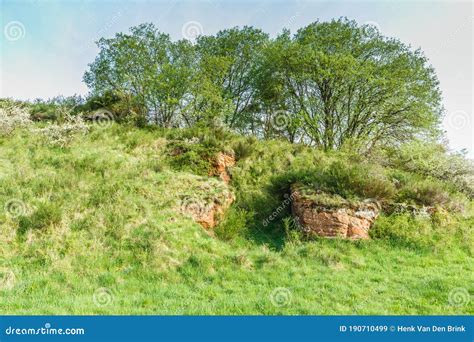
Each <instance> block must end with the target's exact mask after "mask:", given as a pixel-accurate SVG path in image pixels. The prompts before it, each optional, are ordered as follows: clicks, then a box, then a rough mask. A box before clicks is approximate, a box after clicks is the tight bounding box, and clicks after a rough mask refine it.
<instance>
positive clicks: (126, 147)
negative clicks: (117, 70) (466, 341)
mask: <svg viewBox="0 0 474 342" xmlns="http://www.w3.org/2000/svg"><path fill="white" fill-rule="evenodd" d="M31 127H33V128H31ZM31 127H29V128H20V129H17V130H15V131H14V132H13V133H11V134H9V135H4V136H2V137H0V161H1V164H0V204H1V205H2V207H4V209H5V210H2V211H0V255H1V257H0V272H1V277H2V278H0V280H1V281H0V284H1V286H0V312H1V313H2V314H473V313H474V300H472V295H473V294H474V288H473V284H474V282H473V280H474V278H473V275H474V256H473V247H474V237H473V223H474V219H473V217H472V215H471V213H472V202H471V201H469V200H468V198H467V197H466V196H465V195H463V194H462V193H461V192H459V191H458V189H456V188H455V185H453V184H451V183H449V182H442V181H438V180H436V179H435V178H434V177H431V178H430V177H426V176H422V175H418V174H416V173H413V172H409V171H407V170H403V168H402V167H401V166H400V167H398V166H396V162H395V161H393V160H388V159H384V161H380V160H378V159H377V156H375V157H371V159H370V160H369V161H367V160H368V159H367V157H357V156H354V155H351V154H350V153H349V152H343V151H341V152H337V153H336V152H332V153H327V152H322V151H319V150H314V149H311V148H308V147H304V146H300V145H292V144H289V143H287V142H283V141H278V140H271V141H259V140H256V139H253V138H245V137H240V136H237V135H234V134H230V133H226V132H224V131H214V132H210V131H209V132H207V133H206V132H205V131H204V132H203V131H201V132H198V131H196V130H177V129H176V130H172V129H170V130H163V129H152V128H149V129H148V128H141V129H140V128H135V127H129V126H126V125H119V124H111V125H107V126H104V127H102V126H94V125H92V126H90V127H88V129H87V132H86V131H84V132H82V131H81V132H79V133H74V134H72V133H71V136H72V138H71V139H69V140H68V141H67V143H66V142H65V143H60V144H59V145H58V144H57V141H58V140H57V139H56V140H55V138H54V134H45V133H44V132H42V131H39V129H41V127H43V126H42V124H35V125H33V126H31ZM51 137H53V138H51ZM51 139H53V140H52V141H53V142H56V143H53V144H52V143H50V142H51ZM176 149H178V150H179V151H180V153H179V154H176V153H173V151H175V150H176ZM227 150H232V151H234V152H235V155H236V159H237V163H236V166H235V167H234V168H232V170H231V175H232V180H231V182H230V185H229V186H230V189H231V190H232V191H233V192H234V193H235V196H236V201H235V202H234V204H233V206H232V208H231V209H230V210H229V211H228V212H227V213H226V215H225V217H224V218H223V220H222V222H221V224H220V225H219V226H217V227H216V228H215V229H214V232H213V233H211V234H210V233H208V232H206V231H205V230H204V229H203V228H202V227H201V226H200V225H198V224H197V223H195V222H194V221H193V220H192V219H191V218H190V217H189V216H187V215H185V214H183V213H182V211H181V210H180V203H181V201H182V199H183V198H186V196H195V197H197V198H201V199H205V198H209V197H212V196H218V192H219V189H220V186H221V185H222V184H221V183H222V182H221V181H220V180H217V179H216V178H215V177H209V176H207V174H208V171H209V168H210V167H212V165H211V162H210V158H211V157H212V155H213V154H215V153H216V152H217V151H227ZM387 160H388V161H387ZM294 181H302V182H306V183H307V184H316V185H318V186H323V187H325V189H327V190H328V191H332V192H334V193H338V194H339V195H341V196H344V197H346V198H353V197H374V196H375V197H377V198H380V199H381V200H382V201H386V202H390V201H391V202H407V203H409V202H410V201H412V202H413V203H415V202H416V203H424V202H423V201H425V202H429V201H433V203H431V204H434V205H437V206H439V207H440V208H441V209H439V211H438V214H437V215H435V216H434V217H431V218H426V217H414V216H413V215H410V214H393V215H388V214H386V215H382V216H381V217H380V218H379V219H378V220H377V223H376V225H375V227H374V228H373V229H372V231H373V232H372V235H373V236H372V237H373V238H372V239H371V240H369V241H345V240H339V239H315V240H311V241H307V240H305V239H303V238H302V236H300V235H299V233H298V232H297V231H296V230H294V229H292V227H293V225H294V223H293V222H292V220H291V215H290V212H289V208H287V207H284V208H283V209H282V211H281V212H280V213H279V214H278V215H276V217H275V218H274V219H273V220H270V221H268V222H269V224H266V225H263V224H262V222H263V220H264V219H265V218H268V217H269V215H271V214H272V212H274V211H275V210H276V209H277V208H278V207H279V206H281V205H282V201H283V200H284V198H285V197H284V196H285V194H287V191H288V188H289V185H291V183H292V182H294ZM460 206H462V207H463V210H462V211H459V210H458V209H457V208H458V207H460ZM457 210H458V211H457ZM459 297H461V300H459ZM470 298H471V299H470ZM469 299H470V300H469Z"/></svg>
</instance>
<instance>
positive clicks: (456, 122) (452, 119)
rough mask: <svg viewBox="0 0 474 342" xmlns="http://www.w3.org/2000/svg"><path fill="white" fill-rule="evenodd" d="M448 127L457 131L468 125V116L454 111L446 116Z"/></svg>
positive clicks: (462, 112) (463, 112)
mask: <svg viewBox="0 0 474 342" xmlns="http://www.w3.org/2000/svg"><path fill="white" fill-rule="evenodd" d="M447 119H448V122H447V124H448V126H449V127H451V128H453V129H456V130H459V129H462V128H464V127H466V126H468V125H469V115H468V114H467V113H466V112H465V111H463V110H456V111H454V112H451V113H449V115H448V118H447Z"/></svg>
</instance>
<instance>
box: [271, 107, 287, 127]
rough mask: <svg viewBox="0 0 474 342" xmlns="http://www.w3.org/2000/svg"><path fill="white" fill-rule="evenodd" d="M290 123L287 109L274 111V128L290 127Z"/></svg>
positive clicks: (272, 123)
mask: <svg viewBox="0 0 474 342" xmlns="http://www.w3.org/2000/svg"><path fill="white" fill-rule="evenodd" d="M289 123H290V115H289V113H288V112H287V111H286V110H277V111H276V112H274V113H273V116H272V119H271V125H272V127H273V128H275V129H277V130H279V131H282V130H284V129H285V128H287V127H288V125H289Z"/></svg>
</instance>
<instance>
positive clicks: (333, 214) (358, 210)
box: [291, 185, 380, 239]
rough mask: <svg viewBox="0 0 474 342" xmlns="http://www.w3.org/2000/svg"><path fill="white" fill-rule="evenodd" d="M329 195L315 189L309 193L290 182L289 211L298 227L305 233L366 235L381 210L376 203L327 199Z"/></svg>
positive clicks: (327, 235)
mask: <svg viewBox="0 0 474 342" xmlns="http://www.w3.org/2000/svg"><path fill="white" fill-rule="evenodd" d="M328 196H329V195H328V194H325V193H322V192H318V191H314V192H313V193H311V194H308V193H307V192H306V191H304V190H303V188H302V187H301V186H299V185H294V186H292V194H291V197H292V212H293V215H294V216H295V218H296V219H297V221H298V223H299V224H300V226H301V229H302V230H303V231H304V232H305V233H306V234H307V235H308V236H311V235H318V236H324V237H341V238H349V239H368V238H369V229H370V227H371V226H372V224H373V223H374V221H375V219H376V218H377V216H378V214H379V211H380V205H379V203H378V202H376V201H374V200H365V201H363V202H359V203H352V202H349V201H346V200H344V199H342V198H340V197H338V198H337V199H336V200H334V199H333V198H332V199H331V200H327V199H328V198H329V197H328ZM322 199H324V200H322Z"/></svg>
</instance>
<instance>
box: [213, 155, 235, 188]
mask: <svg viewBox="0 0 474 342" xmlns="http://www.w3.org/2000/svg"><path fill="white" fill-rule="evenodd" d="M234 165H235V157H234V156H233V155H230V154H225V153H222V152H219V153H218V154H217V156H216V158H215V160H214V169H213V170H211V172H210V173H209V176H219V178H220V179H222V180H223V181H224V182H226V183H229V181H230V176H229V173H228V168H229V167H232V166H234Z"/></svg>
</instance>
